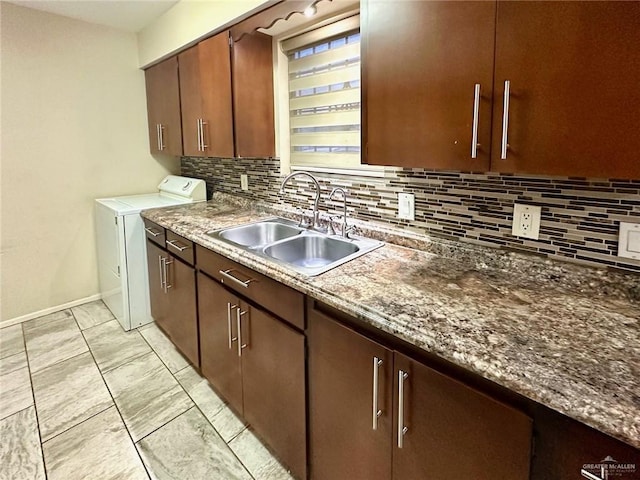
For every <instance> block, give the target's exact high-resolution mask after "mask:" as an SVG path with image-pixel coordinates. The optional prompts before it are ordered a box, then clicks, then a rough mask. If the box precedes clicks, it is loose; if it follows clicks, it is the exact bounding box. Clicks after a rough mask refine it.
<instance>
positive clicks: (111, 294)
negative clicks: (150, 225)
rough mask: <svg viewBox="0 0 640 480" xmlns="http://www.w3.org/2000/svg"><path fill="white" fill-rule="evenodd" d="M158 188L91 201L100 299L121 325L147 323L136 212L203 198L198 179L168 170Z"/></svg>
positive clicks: (143, 259) (142, 244)
mask: <svg viewBox="0 0 640 480" xmlns="http://www.w3.org/2000/svg"><path fill="white" fill-rule="evenodd" d="M158 189H159V191H158V192H157V193H150V194H144V195H129V196H125V197H113V198H99V199H97V200H96V204H95V205H96V207H95V208H96V237H97V247H98V273H99V280H100V293H101V294H102V300H103V301H104V303H105V304H106V305H107V307H109V310H111V312H112V313H113V315H114V316H115V317H116V318H117V319H118V321H119V322H120V325H122V328H123V329H125V330H131V329H132V328H137V327H139V326H141V325H144V324H146V323H149V322H152V321H153V318H152V317H151V308H150V305H149V279H148V274H147V247H146V236H145V233H144V222H143V220H142V217H141V216H140V212H141V211H143V210H146V209H149V208H159V207H169V206H173V205H181V204H186V203H193V202H202V201H205V200H206V199H207V193H206V186H205V182H204V181H203V180H198V179H195V178H188V177H179V176H176V175H169V176H168V177H166V178H165V179H164V180H162V182H160V185H158Z"/></svg>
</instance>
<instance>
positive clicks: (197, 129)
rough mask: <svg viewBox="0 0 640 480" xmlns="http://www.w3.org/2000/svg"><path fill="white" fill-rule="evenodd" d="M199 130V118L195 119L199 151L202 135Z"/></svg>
mask: <svg viewBox="0 0 640 480" xmlns="http://www.w3.org/2000/svg"><path fill="white" fill-rule="evenodd" d="M201 132H202V130H200V119H199V118H198V119H196V134H197V136H198V151H199V152H201V151H202V137H201Z"/></svg>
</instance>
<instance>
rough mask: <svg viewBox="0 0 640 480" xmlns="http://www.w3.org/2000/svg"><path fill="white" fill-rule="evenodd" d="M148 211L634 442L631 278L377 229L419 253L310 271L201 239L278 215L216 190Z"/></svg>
mask: <svg viewBox="0 0 640 480" xmlns="http://www.w3.org/2000/svg"><path fill="white" fill-rule="evenodd" d="M143 216H144V217H146V218H148V219H150V220H152V221H154V222H156V223H158V224H160V225H162V226H164V227H167V228H169V229H171V230H173V231H174V232H176V233H178V234H179V235H182V236H184V237H186V238H189V239H191V240H193V241H194V242H196V243H198V244H200V245H202V246H203V247H206V248H209V249H211V250H214V251H216V252H218V253H220V254H222V255H225V256H227V257H229V258H231V259H232V260H235V261H238V262H239V263H242V264H244V265H246V266H248V267H250V268H253V269H254V270H256V271H258V272H260V273H263V274H266V275H268V276H270V277H272V278H275V279H276V280H279V281H280V282H282V283H284V284H286V285H289V286H291V287H293V288H295V289H297V290H299V291H301V292H303V293H305V294H307V295H309V296H311V297H313V298H316V299H318V300H320V301H322V302H324V303H326V304H328V305H331V306H333V307H335V308H337V309H339V310H341V311H343V312H345V313H347V314H350V315H352V316H355V317H357V318H359V319H362V320H364V321H366V322H367V323H369V324H371V325H373V326H375V327H377V328H379V329H381V330H383V331H385V332H388V333H391V334H393V335H395V336H396V337H398V338H401V339H403V340H405V341H407V342H409V343H411V344H414V345H416V346H418V347H420V348H422V349H424V350H426V351H428V352H432V353H434V354H436V355H438V356H440V357H442V358H444V359H446V360H448V361H450V362H452V363H454V364H457V365H459V366H461V367H463V368H466V369H467V370H470V371H472V372H475V373H477V374H479V375H481V376H482V377H484V378H487V379H489V380H492V381H494V382H495V383H497V384H499V385H502V386H504V387H506V388H508V389H510V390H513V391H515V392H517V393H519V394H521V395H524V396H525V397H528V398H530V399H532V400H534V401H537V402H539V403H541V404H543V405H546V406H548V407H550V408H552V409H554V410H556V411H558V412H560V413H563V414H565V415H567V416H569V417H571V418H574V419H576V420H578V421H580V422H582V423H585V424H587V425H590V426H592V427H594V428H596V429H597V430H600V431H602V432H604V433H607V434H609V435H611V436H613V437H615V438H618V439H620V440H622V441H624V442H626V443H628V444H630V445H632V446H634V447H636V448H640V276H638V275H633V274H624V273H619V272H612V271H607V270H604V269H595V268H589V267H582V266H578V265H574V264H570V263H564V262H555V261H551V260H547V259H544V258H541V257H533V256H527V255H522V254H519V253H512V252H505V251H501V250H496V249H489V248H485V247H479V246H474V245H467V244H461V243H457V242H452V241H446V240H436V239H430V238H429V237H424V236H420V235H413V236H409V237H407V236H398V234H397V233H394V232H393V231H390V230H388V231H384V230H382V227H381V229H376V228H372V229H371V230H367V231H366V234H367V236H376V237H378V238H381V239H386V240H389V241H394V242H397V243H401V244H405V245H411V246H413V247H419V248H408V247H406V246H400V245H397V244H392V243H386V244H385V245H384V246H383V247H381V248H379V249H377V250H374V251H373V252H371V253H368V254H366V255H364V256H362V257H360V258H357V259H355V260H352V261H351V262H349V263H347V264H344V265H342V266H339V267H337V268H335V269H333V270H330V271H328V272H327V273H324V274H322V275H320V276H317V277H305V276H303V275H300V274H297V273H295V272H292V271H291V270H288V269H286V268H285V267H281V266H279V265H278V264H275V263H273V262H270V261H269V260H268V259H265V258H263V257H260V256H257V255H255V254H252V253H250V252H246V251H244V250H242V249H240V248H236V247H234V246H232V245H229V244H227V243H224V242H222V241H219V240H215V239H213V238H211V237H210V236H208V235H206V232H207V231H211V230H215V229H218V228H223V227H227V226H233V225H239V224H242V223H247V222H251V221H256V220H260V219H263V218H268V217H272V216H274V213H273V211H269V210H266V209H262V208H259V207H257V206H256V205H249V204H247V203H233V202H230V199H229V198H228V197H223V196H221V197H220V198H216V199H214V200H212V201H209V202H206V203H199V204H192V205H188V206H181V207H169V208H164V209H154V210H147V211H145V212H143ZM363 225H364V227H363V228H364V229H366V228H367V226H366V224H363ZM363 228H361V230H362V229H363Z"/></svg>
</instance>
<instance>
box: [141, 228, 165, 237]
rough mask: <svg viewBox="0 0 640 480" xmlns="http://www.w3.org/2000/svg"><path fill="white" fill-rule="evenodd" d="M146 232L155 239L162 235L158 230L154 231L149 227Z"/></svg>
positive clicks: (145, 229)
mask: <svg viewBox="0 0 640 480" xmlns="http://www.w3.org/2000/svg"><path fill="white" fill-rule="evenodd" d="M144 231H145V232H147V233H148V234H149V235H152V236H154V237H157V236H158V235H160V234H161V233H162V232H158V231H156V230H154V229H153V228H149V227H145V228H144Z"/></svg>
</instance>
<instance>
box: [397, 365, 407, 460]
mask: <svg viewBox="0 0 640 480" xmlns="http://www.w3.org/2000/svg"><path fill="white" fill-rule="evenodd" d="M407 377H409V374H408V373H407V372H404V371H402V370H398V448H402V446H403V445H404V435H405V434H406V433H407V430H408V428H407V427H405V425H404V381H405V380H406V379H407Z"/></svg>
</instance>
